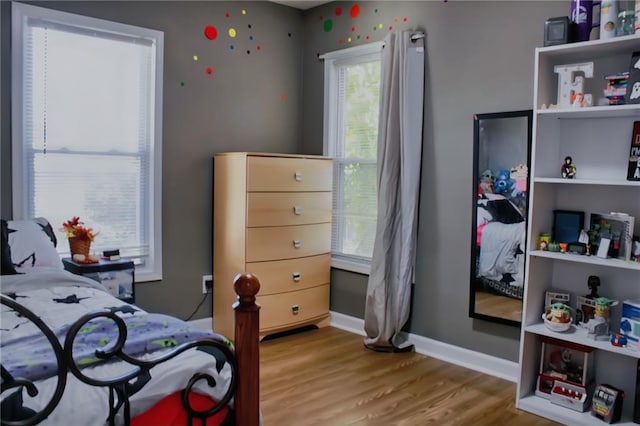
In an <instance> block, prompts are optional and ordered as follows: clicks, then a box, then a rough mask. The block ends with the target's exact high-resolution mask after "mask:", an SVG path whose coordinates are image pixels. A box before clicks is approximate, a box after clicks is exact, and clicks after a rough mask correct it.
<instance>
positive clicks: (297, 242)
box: [293, 240, 302, 249]
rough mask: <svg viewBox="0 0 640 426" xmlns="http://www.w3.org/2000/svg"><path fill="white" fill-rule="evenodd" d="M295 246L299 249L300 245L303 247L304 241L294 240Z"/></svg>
mask: <svg viewBox="0 0 640 426" xmlns="http://www.w3.org/2000/svg"><path fill="white" fill-rule="evenodd" d="M293 247H294V248H297V249H299V248H300V247H302V241H300V240H293Z"/></svg>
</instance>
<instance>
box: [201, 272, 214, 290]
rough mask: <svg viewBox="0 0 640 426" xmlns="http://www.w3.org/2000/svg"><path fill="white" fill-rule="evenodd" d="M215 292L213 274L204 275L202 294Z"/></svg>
mask: <svg viewBox="0 0 640 426" xmlns="http://www.w3.org/2000/svg"><path fill="white" fill-rule="evenodd" d="M207 293H213V275H203V276H202V294H207Z"/></svg>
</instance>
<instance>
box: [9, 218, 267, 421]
mask: <svg viewBox="0 0 640 426" xmlns="http://www.w3.org/2000/svg"><path fill="white" fill-rule="evenodd" d="M56 243H57V241H56V238H55V233H54V232H53V230H52V228H51V226H50V224H49V223H48V222H47V221H46V219H43V218H37V219H34V220H26V221H5V220H2V271H1V272H2V276H1V278H0V279H1V281H0V289H1V292H2V294H1V295H0V301H1V304H2V309H1V311H0V359H1V363H2V366H1V372H2V389H1V390H2V394H1V406H0V416H1V419H2V424H3V425H5V424H6V425H32V424H51V425H57V424H70V423H69V422H70V419H73V421H74V422H80V423H82V424H86V425H91V424H96V425H102V424H126V425H128V424H131V425H133V426H143V425H154V426H155V425H173V424H176V425H177V424H183V425H184V424H192V423H194V424H202V425H205V424H206V425H233V424H242V425H257V424H260V423H261V418H260V412H259V394H258V393H259V360H258V357H259V349H258V342H259V340H258V316H259V307H258V306H257V305H256V304H255V296H256V293H257V291H258V289H259V286H260V284H259V282H258V279H257V278H256V277H255V276H252V275H250V274H239V275H238V276H237V277H236V279H235V281H234V283H233V285H234V288H235V289H236V292H237V293H238V295H239V297H238V301H237V302H236V303H235V304H234V309H235V311H236V327H235V336H234V342H233V343H232V342H231V341H230V340H229V339H227V337H225V336H221V335H219V334H216V333H214V332H211V331H208V330H202V329H200V328H198V327H195V326H193V325H192V324H190V323H187V322H185V321H182V320H179V319H177V318H174V317H171V316H168V315H163V314H158V313H151V312H147V311H145V310H143V309H141V308H140V307H138V306H136V305H133V304H129V303H125V302H123V301H122V300H120V299H118V298H116V297H114V296H113V295H111V294H110V293H108V292H107V291H106V289H105V288H104V287H103V286H102V285H100V284H99V283H97V282H95V281H93V280H91V279H89V278H86V277H83V276H79V275H74V274H72V273H70V272H68V271H65V270H64V269H63V268H62V263H61V261H60V258H59V256H58V255H57V252H55V245H56ZM230 284H231V283H230ZM234 344H235V345H234Z"/></svg>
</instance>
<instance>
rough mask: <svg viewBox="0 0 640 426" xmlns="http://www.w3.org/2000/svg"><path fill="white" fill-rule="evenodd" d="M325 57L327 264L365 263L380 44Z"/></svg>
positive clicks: (372, 213)
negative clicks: (329, 167)
mask: <svg viewBox="0 0 640 426" xmlns="http://www.w3.org/2000/svg"><path fill="white" fill-rule="evenodd" d="M372 50H373V51H374V53H371V51H372ZM334 55H335V56H337V57H334ZM324 59H325V154H326V155H330V156H331V157H333V158H334V180H333V181H334V192H333V230H332V231H333V235H332V252H333V256H332V257H333V260H332V264H333V265H334V266H337V267H342V265H340V263H341V262H343V263H344V262H346V263H349V264H351V265H353V264H356V265H357V264H362V265H367V264H368V262H369V261H370V259H371V255H372V253H373V243H374V238H375V230H376V212H377V177H376V176H377V140H378V116H379V95H380V72H381V69H380V47H379V45H374V46H370V45H368V46H366V47H364V48H363V49H358V48H351V49H345V50H344V51H339V52H334V53H333V54H327V55H325V57H324ZM344 269H350V270H355V271H358V272H365V271H366V268H365V269H364V270H362V269H360V268H358V267H355V268H353V267H345V268H344Z"/></svg>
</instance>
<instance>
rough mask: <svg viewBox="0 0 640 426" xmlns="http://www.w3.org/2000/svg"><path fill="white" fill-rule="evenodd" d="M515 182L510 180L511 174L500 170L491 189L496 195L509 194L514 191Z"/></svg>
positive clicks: (505, 170)
mask: <svg viewBox="0 0 640 426" xmlns="http://www.w3.org/2000/svg"><path fill="white" fill-rule="evenodd" d="M515 184H516V183H515V181H514V180H513V179H511V173H510V172H509V170H507V169H500V171H499V172H498V174H497V175H496V181H495V183H494V184H493V189H494V191H495V192H496V194H503V195H504V194H510V193H511V191H512V190H513V189H514V186H515Z"/></svg>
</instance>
